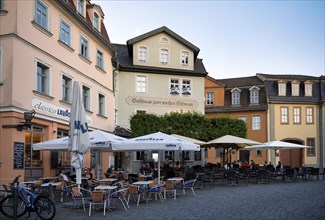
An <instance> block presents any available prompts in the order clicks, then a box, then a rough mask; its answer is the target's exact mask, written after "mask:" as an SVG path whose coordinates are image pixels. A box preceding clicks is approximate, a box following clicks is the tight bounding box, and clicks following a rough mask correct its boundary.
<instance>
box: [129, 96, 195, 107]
mask: <svg viewBox="0 0 325 220" xmlns="http://www.w3.org/2000/svg"><path fill="white" fill-rule="evenodd" d="M125 101H126V103H128V104H129V105H139V106H153V107H174V108H184V107H186V108H189V109H196V108H197V107H198V106H199V104H198V102H197V101H196V100H175V99H163V98H154V97H137V96H128V97H127V98H126V100H125Z"/></svg>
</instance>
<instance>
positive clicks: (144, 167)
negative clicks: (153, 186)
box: [140, 164, 146, 175]
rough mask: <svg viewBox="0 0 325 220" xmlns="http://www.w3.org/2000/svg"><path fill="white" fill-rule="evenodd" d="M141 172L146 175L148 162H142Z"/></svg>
mask: <svg viewBox="0 0 325 220" xmlns="http://www.w3.org/2000/svg"><path fill="white" fill-rule="evenodd" d="M140 174H141V175H146V164H142V166H141V168H140Z"/></svg>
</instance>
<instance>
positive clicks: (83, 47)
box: [80, 36, 89, 59]
mask: <svg viewBox="0 0 325 220" xmlns="http://www.w3.org/2000/svg"><path fill="white" fill-rule="evenodd" d="M88 53H89V52H88V40H86V39H85V38H84V37H82V36H81V37H80V54H81V55H82V56H84V57H85V58H87V59H88Z"/></svg>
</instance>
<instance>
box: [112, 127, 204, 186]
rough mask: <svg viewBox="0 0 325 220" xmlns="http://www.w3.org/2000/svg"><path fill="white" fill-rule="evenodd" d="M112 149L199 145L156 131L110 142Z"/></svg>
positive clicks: (175, 148) (195, 147) (194, 148)
mask: <svg viewBox="0 0 325 220" xmlns="http://www.w3.org/2000/svg"><path fill="white" fill-rule="evenodd" d="M112 148H113V150H114V151H147V150H157V151H200V146H199V145H197V144H193V143H191V142H188V141H185V140H182V139H180V138H176V137H173V136H171V135H168V134H165V133H162V132H157V133H153V134H148V135H144V136H140V137H136V138H132V139H129V140H126V141H123V142H120V143H112ZM158 177H159V180H160V158H159V157H158Z"/></svg>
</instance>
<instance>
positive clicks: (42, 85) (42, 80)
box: [36, 62, 50, 95]
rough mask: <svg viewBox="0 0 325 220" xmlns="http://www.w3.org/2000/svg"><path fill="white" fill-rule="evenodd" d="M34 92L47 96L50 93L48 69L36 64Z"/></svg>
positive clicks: (38, 63)
mask: <svg viewBox="0 0 325 220" xmlns="http://www.w3.org/2000/svg"><path fill="white" fill-rule="evenodd" d="M36 72H37V77H36V79H37V80H36V81H37V83H36V91H38V92H41V93H44V94H46V95H49V92H50V88H49V87H50V68H49V67H48V66H45V65H44V64H42V63H40V62H37V70H36Z"/></svg>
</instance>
